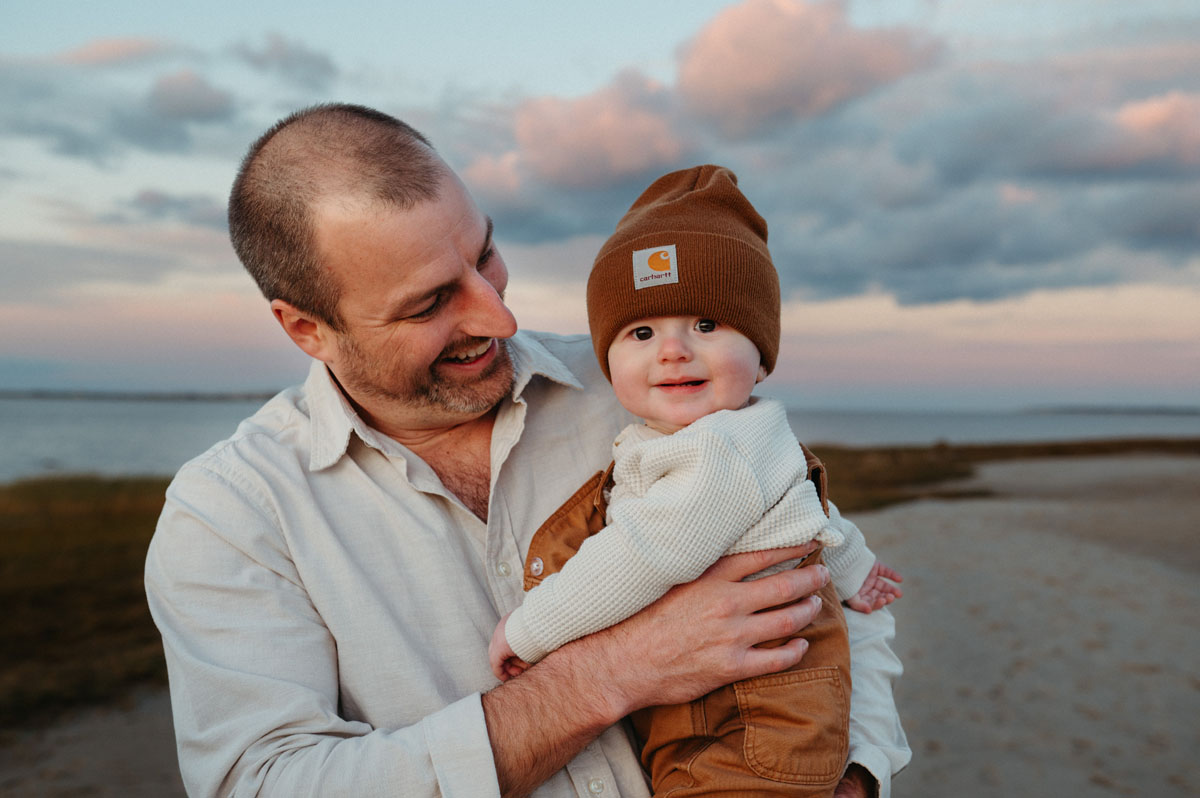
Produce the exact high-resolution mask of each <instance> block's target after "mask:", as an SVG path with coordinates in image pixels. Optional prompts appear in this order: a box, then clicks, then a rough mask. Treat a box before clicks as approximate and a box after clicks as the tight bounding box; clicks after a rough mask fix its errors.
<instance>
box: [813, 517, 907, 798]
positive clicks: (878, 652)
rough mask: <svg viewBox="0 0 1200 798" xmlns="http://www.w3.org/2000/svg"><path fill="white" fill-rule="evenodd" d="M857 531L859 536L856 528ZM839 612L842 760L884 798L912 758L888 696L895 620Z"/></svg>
mask: <svg viewBox="0 0 1200 798" xmlns="http://www.w3.org/2000/svg"><path fill="white" fill-rule="evenodd" d="M830 512H831V514H832V515H833V516H834V517H835V518H837V519H838V521H839V522H840V524H841V528H842V530H843V533H846V532H847V530H848V529H849V528H850V527H853V526H854V525H853V524H851V523H850V522H849V521H847V520H846V519H844V518H841V516H840V514H838V513H837V508H835V507H834V506H833V505H832V504H830ZM855 531H857V527H855ZM858 534H859V536H861V535H862V533H861V532H859V533H858ZM872 559H874V558H873V557H872ZM845 616H846V628H847V632H848V633H849V637H850V679H851V683H852V685H853V688H852V689H851V691H850V756H849V759H848V764H850V763H857V764H859V765H862V766H863V767H864V768H866V769H867V770H868V771H869V772H870V773H871V775H873V776H874V777H875V780H876V782H877V783H878V785H879V798H888V796H890V795H891V787H892V776H893V775H895V774H896V773H899V772H900V771H901V770H902V769H903V768H904V766H905V765H907V764H908V762H909V760H911V759H912V750H911V749H910V748H909V746H908V738H907V737H906V735H905V733H904V727H903V726H902V725H901V723H900V713H899V712H898V711H897V709H896V701H895V698H894V696H893V694H892V686H893V684H894V683H895V681H896V679H898V678H899V677H900V675H901V674H902V673H903V672H904V667H903V666H902V665H901V663H900V658H899V657H897V656H896V654H895V652H894V651H892V646H891V642H892V640H893V639H894V638H895V634H896V622H895V618H894V617H893V616H892V614H891V612H889V611H888V609H887V608H886V607H884V608H882V609H878V610H875V611H874V612H871V613H862V612H847V613H846V614H845Z"/></svg>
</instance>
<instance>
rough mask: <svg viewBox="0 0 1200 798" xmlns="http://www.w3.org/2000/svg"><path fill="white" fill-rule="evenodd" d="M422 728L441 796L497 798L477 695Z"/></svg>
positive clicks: (431, 718)
mask: <svg viewBox="0 0 1200 798" xmlns="http://www.w3.org/2000/svg"><path fill="white" fill-rule="evenodd" d="M423 725H424V726H425V742H426V743H427V744H428V745H429V756H430V759H431V760H432V761H433V771H434V774H435V775H436V777H437V784H438V789H439V790H440V791H441V794H442V795H454V796H460V795H461V796H472V798H500V786H499V785H498V784H497V783H496V761H495V759H493V758H492V742H491V740H490V739H488V734H487V722H486V721H485V720H484V718H483V700H482V695H481V694H480V693H474V694H472V695H469V696H467V697H466V698H461V699H459V700H458V701H455V702H454V703H453V704H451V705H449V706H448V707H446V708H444V709H442V710H439V711H438V712H435V713H433V714H432V715H429V716H428V717H426V718H425V721H424V724H423ZM401 791H403V790H401Z"/></svg>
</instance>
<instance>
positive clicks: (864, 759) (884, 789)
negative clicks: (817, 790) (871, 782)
mask: <svg viewBox="0 0 1200 798" xmlns="http://www.w3.org/2000/svg"><path fill="white" fill-rule="evenodd" d="M855 764H857V765H861V766H863V767H864V768H866V769H867V772H868V773H870V774H871V775H872V776H874V777H875V784H876V785H877V788H878V789H877V794H878V795H879V798H890V796H891V794H892V763H891V760H889V759H888V757H887V754H885V753H884V752H883V751H880V750H879V749H878V748H874V747H872V746H869V745H855V746H851V748H850V756H849V757H848V758H847V760H846V767H849V766H850V765H855Z"/></svg>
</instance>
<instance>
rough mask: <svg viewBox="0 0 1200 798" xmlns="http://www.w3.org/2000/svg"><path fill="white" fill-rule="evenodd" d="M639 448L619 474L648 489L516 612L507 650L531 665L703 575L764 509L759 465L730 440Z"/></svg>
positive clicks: (698, 436) (613, 514)
mask: <svg viewBox="0 0 1200 798" xmlns="http://www.w3.org/2000/svg"><path fill="white" fill-rule="evenodd" d="M685 444H686V445H685ZM636 451H637V452H638V454H637V455H636V456H635V458H633V459H634V460H635V462H629V461H624V460H619V461H618V469H619V471H618V473H620V471H625V472H626V473H627V474H628V475H629V477H631V478H632V477H633V475H634V473H636V474H637V478H638V479H639V480H641V481H643V482H644V483H645V484H646V485H647V486H648V487H647V488H646V489H645V490H644V491H643V490H635V491H634V493H635V494H640V495H636V496H635V497H631V498H628V499H624V500H620V501H617V500H614V501H613V503H612V504H611V505H610V506H609V517H608V526H606V527H605V529H603V530H602V531H601V532H599V533H597V534H595V535H592V536H591V537H590V538H588V539H587V540H586V541H584V543H583V545H582V546H581V547H580V549H579V552H578V553H576V554H575V556H574V557H572V558H571V559H570V560H568V561H567V563H566V565H565V566H563V569H562V570H561V571H560V572H559V573H557V574H551V575H550V576H548V577H546V579H544V580H543V581H542V583H541V584H540V585H538V586H537V587H535V588H534V589H533V590H531V591H530V592H529V593H528V594H527V595H526V597H525V601H524V602H523V603H522V605H521V606H520V607H518V608H517V609H516V610H515V611H514V612H513V613H512V615H510V616H509V619H508V621H507V623H506V626H505V635H506V637H507V639H508V644H509V646H511V647H512V649H513V652H514V653H515V654H516V655H517V656H519V657H520V658H521V659H523V660H525V661H526V662H537V661H538V660H540V659H541V658H543V657H544V656H546V654H548V653H549V652H551V651H553V650H555V649H556V648H558V647H559V646H562V645H565V644H566V643H568V642H570V641H571V640H574V639H576V638H579V637H583V636H584V635H587V634H591V633H592V632H596V631H599V630H600V629H604V628H606V627H609V626H612V625H613V624H615V623H619V622H620V621H622V620H624V619H625V618H628V617H629V616H631V615H633V614H634V613H636V612H637V611H638V610H640V609H642V608H643V607H645V606H647V605H649V604H651V603H652V602H654V601H655V600H656V599H658V598H659V597H660V596H662V595H663V594H664V593H666V592H667V590H669V589H670V588H671V587H672V586H673V585H677V584H682V583H684V582H690V581H691V580H693V579H695V578H696V577H698V576H700V574H702V573H704V571H705V569H706V568H708V566H709V565H711V564H712V563H713V562H715V561H716V560H717V559H718V558H719V557H720V556H721V555H722V554H723V553H725V551H726V550H727V549H728V548H729V547H730V545H731V544H732V543H733V542H734V541H736V540H737V539H738V537H740V536H741V535H742V534H743V533H744V532H745V531H746V529H747V528H748V527H749V526H750V525H751V524H752V523H753V522H754V521H755V520H757V519H758V518H759V517H760V516H761V515H762V514H763V512H764V510H765V509H766V507H765V498H764V496H763V493H762V490H761V489H760V487H759V482H758V479H757V478H756V476H755V473H754V470H753V468H752V467H751V464H750V463H749V462H748V461H747V459H746V457H745V456H744V455H743V454H742V453H741V452H740V451H739V450H738V448H737V447H735V446H734V445H733V444H732V443H731V442H730V441H729V439H728V438H727V437H726V436H724V435H721V434H717V433H714V432H711V431H709V430H703V431H698V432H696V433H695V434H688V435H686V436H684V433H683V432H679V433H676V434H675V435H674V436H669V437H668V438H663V439H660V440H655V441H649V442H646V443H643V444H640V445H639V446H638V449H637V450H636Z"/></svg>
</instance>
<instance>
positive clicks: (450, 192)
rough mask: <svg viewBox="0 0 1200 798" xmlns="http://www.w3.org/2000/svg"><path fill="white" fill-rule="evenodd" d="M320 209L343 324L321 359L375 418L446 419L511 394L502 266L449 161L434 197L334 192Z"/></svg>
mask: <svg viewBox="0 0 1200 798" xmlns="http://www.w3.org/2000/svg"><path fill="white" fill-rule="evenodd" d="M315 211H316V220H317V221H316V238H317V246H318V251H319V253H320V259H321V263H322V264H323V265H324V267H325V268H327V269H329V270H331V271H332V272H333V273H334V278H335V280H336V282H337V283H338V285H340V287H341V294H340V297H339V300H338V308H339V310H340V311H341V315H342V319H343V322H344V329H343V331H342V332H340V333H336V334H335V335H334V338H335V341H336V346H334V347H333V348H334V353H333V355H332V356H331V357H329V358H328V359H327V360H326V362H327V363H328V365H329V368H330V370H331V371H332V372H333V374H334V375H335V376H336V377H337V379H338V381H339V382H340V383H341V385H342V388H343V389H344V390H345V391H346V393H347V394H348V395H349V396H350V398H351V399H352V400H353V401H354V402H355V403H356V404H357V405H358V406H359V407H360V408H361V409H362V410H363V411H365V412H366V414H367V416H368V420H369V421H370V422H371V423H372V424H373V425H374V426H377V427H378V428H380V429H381V430H383V431H385V432H389V433H396V432H406V431H418V430H430V429H437V428H440V427H444V426H450V425H454V424H458V423H462V422H465V421H469V420H472V419H474V418H478V417H480V416H482V415H483V414H485V413H486V412H488V411H489V410H490V409H491V408H492V407H494V406H495V405H496V404H497V403H498V402H499V401H500V400H501V399H502V398H503V397H504V396H505V395H507V394H508V392H509V391H510V390H511V388H512V380H513V374H512V363H511V361H510V359H509V356H508V351H507V348H506V346H505V344H504V341H503V340H502V339H504V338H508V337H510V336H512V335H513V334H514V333H515V332H516V330H517V324H516V320H515V319H514V318H513V315H512V313H510V312H509V310H508V308H507V307H506V306H505V305H504V301H503V294H504V289H505V287H506V286H507V284H508V269H507V268H506V267H505V265H504V261H503V259H501V257H500V254H499V253H498V252H497V251H496V249H495V247H494V246H493V244H492V239H491V222H490V220H489V219H488V218H487V217H485V216H484V215H483V214H482V213H480V211H479V209H478V208H477V207H475V203H474V202H473V201H472V200H471V197H470V195H469V194H468V193H467V191H466V189H465V188H464V187H463V185H462V183H460V182H459V180H458V179H457V177H455V176H454V175H453V174H451V173H450V172H449V171H448V170H447V174H446V176H445V177H444V178H443V180H442V184H441V188H440V190H439V193H438V197H437V198H436V199H435V200H432V201H428V202H423V203H421V204H418V205H416V206H414V207H413V208H410V209H408V210H400V209H397V208H394V207H387V206H385V205H382V204H375V203H369V202H365V201H363V200H361V199H358V198H353V197H331V198H327V199H325V200H324V201H323V202H321V203H320V204H319V205H318V206H317V208H316V209H315Z"/></svg>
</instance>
